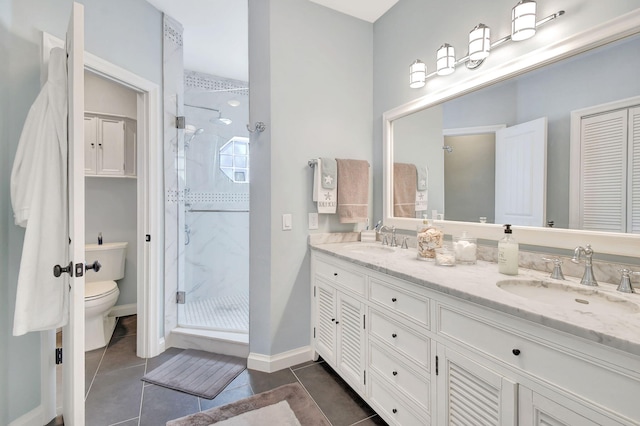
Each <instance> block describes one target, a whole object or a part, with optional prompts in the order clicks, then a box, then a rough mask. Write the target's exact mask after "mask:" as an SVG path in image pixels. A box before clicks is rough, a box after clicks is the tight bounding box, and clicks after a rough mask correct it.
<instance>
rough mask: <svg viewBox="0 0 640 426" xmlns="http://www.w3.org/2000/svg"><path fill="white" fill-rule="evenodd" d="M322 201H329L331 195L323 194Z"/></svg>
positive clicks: (328, 193)
mask: <svg viewBox="0 0 640 426" xmlns="http://www.w3.org/2000/svg"><path fill="white" fill-rule="evenodd" d="M324 199H325V201H329V200H331V193H330V192H325V193H324Z"/></svg>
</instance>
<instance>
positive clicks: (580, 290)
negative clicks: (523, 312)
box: [496, 280, 640, 314]
mask: <svg viewBox="0 0 640 426" xmlns="http://www.w3.org/2000/svg"><path fill="white" fill-rule="evenodd" d="M496 285H497V286H498V287H500V288H501V289H502V290H505V291H508V292H509V293H513V294H516V295H518V296H521V297H524V298H526V299H530V300H536V301H538V302H543V303H547V304H549V305H554V306H557V307H563V308H568V309H573V310H578V311H581V312H592V313H607V314H615V313H625V314H634V313H638V312H640V306H638V305H637V304H635V303H633V302H631V301H629V300H626V299H624V298H623V297H617V296H615V295H613V294H609V293H605V292H602V291H598V289H597V288H593V287H586V286H581V287H577V286H572V285H566V284H562V283H555V282H550V281H541V280H503V281H498V282H497V283H496Z"/></svg>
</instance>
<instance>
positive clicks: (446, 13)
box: [373, 0, 638, 216]
mask: <svg viewBox="0 0 640 426" xmlns="http://www.w3.org/2000/svg"><path fill="white" fill-rule="evenodd" d="M514 4H515V2H514V1H512V0H495V1H482V2H480V1H474V0H451V1H447V2H426V1H423V0H400V1H399V2H398V3H397V4H396V5H395V6H394V7H393V8H392V9H391V10H390V11H389V12H387V13H386V14H385V15H384V16H382V17H381V18H380V19H378V21H376V22H375V24H374V67H373V70H374V85H373V88H374V89H373V90H374V108H373V122H374V132H373V134H374V144H373V155H374V169H375V176H376V178H375V179H374V188H376V190H375V192H374V194H375V202H374V216H379V215H381V214H382V189H381V188H382V113H383V112H384V111H387V110H389V109H391V108H394V107H397V106H399V105H402V104H405V103H407V102H409V101H411V100H414V99H417V98H420V97H422V96H424V95H426V94H428V93H430V92H433V91H434V90H437V89H439V88H443V87H446V86H449V85H452V84H456V83H457V82H460V81H462V80H463V79H465V78H468V77H470V76H472V73H473V72H474V71H469V70H466V69H464V67H458V68H457V69H456V72H455V73H454V74H452V75H449V76H446V77H435V78H433V79H430V80H429V81H428V83H427V85H426V86H425V87H423V88H421V89H410V88H409V85H408V70H409V65H410V64H411V63H412V62H413V61H414V60H416V59H417V58H420V59H422V60H423V61H424V62H425V63H426V64H427V67H428V68H429V69H430V70H433V69H434V68H435V52H436V50H437V49H438V47H440V46H441V45H442V44H443V43H445V42H447V43H450V44H452V45H453V46H454V47H455V48H456V52H457V57H460V56H462V55H464V54H465V53H466V51H467V48H466V44H467V37H468V34H469V31H470V30H471V29H472V28H473V27H474V26H475V25H477V24H478V23H479V22H482V23H484V24H486V25H488V26H489V27H491V33H492V35H493V36H494V37H496V38H497V37H502V36H504V35H507V34H509V32H510V19H509V18H510V11H511V8H512V7H513V6H514ZM637 8H638V1H637V0H625V1H616V2H608V3H605V2H594V1H589V0H557V1H553V2H538V16H539V17H544V16H548V15H550V14H552V13H554V12H556V11H558V10H560V9H564V10H565V11H566V14H565V15H564V16H562V17H561V18H559V19H557V20H556V21H554V22H551V23H549V24H547V25H546V26H544V27H542V28H541V29H540V31H539V32H538V34H537V35H536V37H534V38H532V39H529V40H526V41H523V42H519V43H508V44H507V45H504V46H502V47H500V48H499V49H496V50H495V51H494V52H493V53H492V54H491V56H490V57H489V59H488V60H487V61H486V62H485V64H484V65H482V67H481V68H480V69H479V70H477V71H475V73H482V72H485V71H488V70H490V69H491V68H492V67H494V66H496V65H497V64H500V63H501V62H503V61H505V60H507V59H512V58H516V57H518V56H520V55H523V54H525V53H527V52H530V51H533V50H535V49H536V48H539V47H542V46H545V45H547V44H549V43H550V42H553V41H556V40H561V39H563V38H566V37H568V36H570V35H572V34H576V33H578V32H581V31H585V30H587V29H589V28H591V27H593V26H596V25H598V24H600V23H602V22H604V21H607V20H609V19H612V18H614V17H616V16H619V15H622V14H624V13H627V12H629V11H631V10H634V9H637ZM492 38H493V37H492Z"/></svg>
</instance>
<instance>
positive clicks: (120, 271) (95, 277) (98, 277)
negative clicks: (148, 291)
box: [84, 243, 127, 351]
mask: <svg viewBox="0 0 640 426" xmlns="http://www.w3.org/2000/svg"><path fill="white" fill-rule="evenodd" d="M126 254H127V243H104V244H100V245H98V244H86V245H85V262H86V263H87V264H89V265H90V264H92V263H93V262H94V261H96V260H97V261H98V262H99V263H100V265H101V268H100V270H99V271H98V272H95V271H94V270H92V269H90V270H87V271H86V272H85V275H84V279H85V288H84V316H85V319H84V321H85V324H84V327H85V328H84V345H85V351H91V350H93V349H98V348H102V347H104V346H106V345H107V343H109V339H111V335H112V334H113V329H114V328H115V326H116V318H115V317H111V316H109V311H110V310H111V308H112V307H113V306H114V305H115V304H116V301H117V300H118V296H119V295H120V290H118V284H117V283H116V280H120V279H122V278H124V262H125V257H126Z"/></svg>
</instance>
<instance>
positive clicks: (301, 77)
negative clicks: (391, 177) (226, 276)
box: [249, 0, 373, 355]
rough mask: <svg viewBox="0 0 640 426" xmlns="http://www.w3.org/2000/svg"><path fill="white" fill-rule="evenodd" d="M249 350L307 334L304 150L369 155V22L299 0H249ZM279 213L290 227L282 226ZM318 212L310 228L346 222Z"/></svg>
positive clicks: (267, 351)
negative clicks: (259, 125) (256, 128)
mask: <svg viewBox="0 0 640 426" xmlns="http://www.w3.org/2000/svg"><path fill="white" fill-rule="evenodd" d="M249 49H250V51H249V57H250V62H249V63H250V76H249V80H250V84H251V90H252V92H251V110H250V117H251V118H250V121H251V123H255V122H256V121H264V122H265V123H266V124H267V130H266V131H265V132H264V133H262V134H260V135H257V136H256V135H253V136H252V145H251V150H252V151H251V165H252V173H253V175H252V181H251V236H250V238H251V244H250V245H251V272H250V281H251V294H250V300H251V302H250V303H251V319H250V321H251V325H250V326H251V333H250V351H251V352H254V353H259V354H264V355H273V354H278V353H282V352H285V351H287V350H291V349H295V348H300V347H303V346H306V345H309V344H310V332H309V327H310V322H309V320H310V289H309V255H308V249H307V234H308V233H309V231H308V229H307V228H308V224H307V214H308V213H309V212H314V211H316V206H315V205H314V204H313V203H312V200H311V194H312V193H311V189H312V173H313V172H312V170H311V169H310V168H309V166H308V165H307V161H308V160H309V159H311V158H316V157H319V156H331V157H337V158H354V159H363V160H368V161H371V155H372V153H371V139H372V133H371V132H372V128H371V108H372V91H371V88H372V84H373V83H372V71H371V69H372V65H373V64H372V52H373V45H372V25H371V24H370V23H366V22H364V21H360V20H357V19H355V18H352V17H349V16H346V15H343V14H340V13H337V12H335V11H332V10H330V9H327V8H324V7H322V6H318V5H316V4H314V3H311V2H308V1H299V0H278V1H267V0H265V1H258V0H255V1H254V0H250V1H249ZM283 213H292V214H293V229H292V230H291V231H282V230H281V227H282V219H281V215H282V214H283ZM334 216H335V215H321V217H320V223H319V225H320V229H319V231H318V232H332V231H341V230H353V229H355V227H354V226H353V225H340V224H339V223H338V220H337V218H336V217H334Z"/></svg>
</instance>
